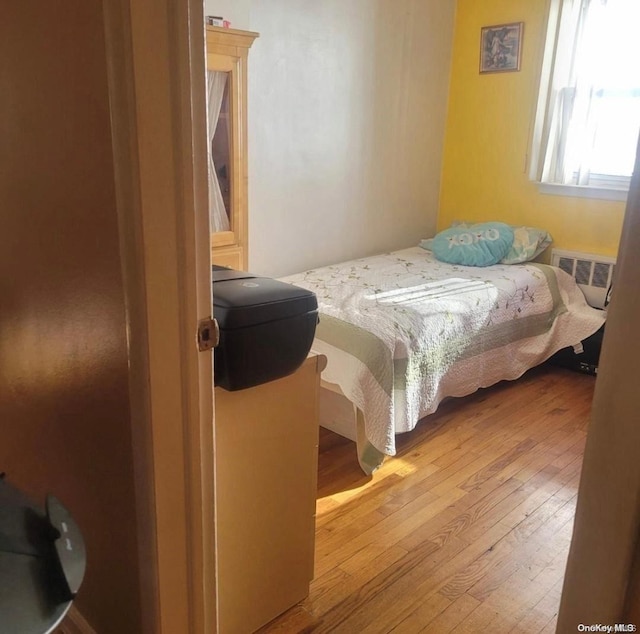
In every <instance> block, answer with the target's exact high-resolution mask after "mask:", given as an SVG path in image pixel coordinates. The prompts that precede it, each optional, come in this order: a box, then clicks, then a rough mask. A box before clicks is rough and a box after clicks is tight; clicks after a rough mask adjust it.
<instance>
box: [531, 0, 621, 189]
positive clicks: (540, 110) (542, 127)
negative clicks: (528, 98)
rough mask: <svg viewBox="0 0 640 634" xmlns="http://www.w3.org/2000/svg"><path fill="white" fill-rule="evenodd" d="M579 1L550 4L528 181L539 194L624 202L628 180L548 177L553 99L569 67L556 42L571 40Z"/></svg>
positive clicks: (568, 52) (567, 53) (568, 55)
mask: <svg viewBox="0 0 640 634" xmlns="http://www.w3.org/2000/svg"><path fill="white" fill-rule="evenodd" d="M581 7H582V0H550V2H549V15H548V20H547V29H546V34H545V38H544V46H543V52H542V63H541V67H540V75H539V81H538V94H537V103H536V108H535V111H534V121H533V126H532V134H531V139H530V151H529V178H530V180H532V181H534V182H536V183H537V184H538V188H539V191H540V192H541V193H543V194H551V195H559V196H574V197H585V198H595V199H602V200H614V201H626V199H627V194H628V191H629V186H630V182H631V177H630V176H624V175H608V174H597V173H591V174H590V177H589V183H588V184H584V185H582V184H581V185H578V184H576V181H577V173H574V179H573V180H574V182H568V183H561V182H554V180H553V179H552V178H551V177H550V176H549V174H550V173H552V172H553V170H554V169H555V161H556V160H557V155H558V153H559V152H558V150H559V148H560V147H561V146H560V143H559V141H554V147H553V149H552V151H551V152H549V151H548V148H549V146H550V145H551V143H550V137H551V135H552V134H554V133H555V132H554V117H555V116H557V113H554V110H555V108H556V98H557V95H558V94H559V93H560V92H561V91H563V90H567V88H568V86H567V83H566V81H564V80H565V78H566V77H567V76H568V75H569V70H568V69H570V68H571V64H572V58H573V53H574V51H573V49H572V47H559V46H558V42H559V41H561V40H567V39H570V38H572V35H571V32H572V31H574V30H575V29H576V28H577V26H576V25H577V24H578V21H579V20H580V13H581V10H582V9H581ZM567 31H568V32H569V33H567Z"/></svg>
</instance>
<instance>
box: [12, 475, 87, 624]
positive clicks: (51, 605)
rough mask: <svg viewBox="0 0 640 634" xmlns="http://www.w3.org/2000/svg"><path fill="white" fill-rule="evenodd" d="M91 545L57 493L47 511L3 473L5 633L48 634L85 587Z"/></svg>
mask: <svg viewBox="0 0 640 634" xmlns="http://www.w3.org/2000/svg"><path fill="white" fill-rule="evenodd" d="M85 566H86V556H85V546H84V541H83V539H82V535H81V534H80V530H79V529H78V527H77V526H76V523H75V522H74V521H73V519H72V517H71V515H69V512H68V511H67V510H66V509H65V508H64V507H63V506H62V504H60V502H59V501H58V500H57V499H56V498H54V497H53V496H52V495H49V496H47V502H46V513H44V512H42V510H41V509H39V508H38V507H37V506H35V505H34V504H32V502H31V501H30V500H29V499H28V498H27V497H26V496H25V495H24V494H22V493H21V492H20V491H19V490H18V489H16V488H15V487H13V486H11V485H10V484H9V483H8V482H7V481H6V480H5V479H4V477H0V632H2V634H5V633H6V634H9V633H10V632H11V633H16V634H17V633H18V632H19V633H20V634H47V633H48V632H53V630H54V629H55V628H56V627H57V626H58V625H59V624H60V621H62V619H63V618H64V616H65V614H66V613H67V611H68V610H69V608H70V607H71V603H72V602H73V599H74V597H75V595H76V593H77V592H78V590H79V588H80V584H81V583H82V579H83V577H84V572H85Z"/></svg>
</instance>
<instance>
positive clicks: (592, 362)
mask: <svg viewBox="0 0 640 634" xmlns="http://www.w3.org/2000/svg"><path fill="white" fill-rule="evenodd" d="M603 336H604V324H603V325H602V326H601V327H600V329H599V330H597V331H596V332H594V333H593V334H592V335H591V336H590V337H587V338H586V339H585V340H584V341H583V342H582V348H583V350H582V352H580V351H578V352H576V351H575V350H574V349H573V347H569V348H563V349H562V350H558V352H556V353H555V354H554V355H553V356H552V357H551V358H550V359H549V363H552V364H553V365H559V366H561V367H563V368H569V370H575V371H576V372H584V373H585V374H593V375H596V374H598V363H599V361H600V349H601V348H602V338H603Z"/></svg>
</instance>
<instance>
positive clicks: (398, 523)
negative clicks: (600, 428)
mask: <svg viewBox="0 0 640 634" xmlns="http://www.w3.org/2000/svg"><path fill="white" fill-rule="evenodd" d="M594 383H595V380H594V378H593V377H590V376H586V375H581V374H577V373H573V372H570V371H567V370H563V369H560V368H554V367H551V366H543V367H540V368H537V369H535V370H533V371H531V372H530V373H528V374H527V375H525V376H524V377H522V378H521V379H520V380H518V381H516V382H505V383H502V384H500V385H497V386H494V387H492V388H489V389H486V390H482V391H480V392H478V393H476V394H474V395H472V396H469V397H466V398H464V399H456V400H450V401H448V402H446V403H444V404H443V405H442V406H441V407H440V409H439V410H438V412H437V413H436V414H434V415H432V416H430V417H429V418H427V419H426V420H424V421H423V422H422V423H421V424H420V425H418V427H417V429H416V430H414V431H413V432H411V433H410V434H405V435H402V436H399V437H398V454H397V456H395V457H394V458H392V459H388V460H386V461H385V463H384V464H383V466H382V467H381V469H379V471H378V472H376V473H375V474H374V476H373V477H372V478H370V479H369V478H367V477H366V476H364V474H363V473H362V472H361V471H360V469H359V467H358V464H357V459H356V456H355V446H354V445H353V444H352V443H350V442H349V441H346V440H344V439H342V438H341V437H339V436H337V435H335V434H332V433H331V432H328V431H326V430H321V442H320V461H319V478H318V501H317V530H316V568H315V579H314V581H313V583H312V585H311V592H310V594H309V597H308V598H307V599H305V600H304V601H303V602H302V603H301V604H299V605H297V606H295V607H294V608H292V609H291V610H289V611H288V612H286V613H285V614H283V615H282V616H281V617H279V618H278V619H276V620H275V621H273V622H272V623H270V624H269V625H267V626H266V627H264V628H262V630H260V631H261V632H262V633H268V632H284V633H302V632H317V633H322V632H335V633H342V632H344V633H345V634H381V633H386V632H394V633H398V634H401V633H404V634H413V633H417V632H434V633H437V634H441V633H444V632H455V633H457V634H462V633H473V634H475V633H478V632H492V633H499V632H518V633H522V634H529V633H531V634H535V633H538V632H554V631H555V622H556V618H557V610H558V605H559V601H560V593H561V590H562V579H563V575H564V567H565V562H566V558H567V553H568V548H569V543H570V539H571V531H572V525H573V514H574V508H575V502H576V493H577V488H578V480H579V476H580V467H581V464H582V453H583V450H584V444H585V437H586V428H587V424H588V419H589V411H590V406H591V399H592V395H593V387H594Z"/></svg>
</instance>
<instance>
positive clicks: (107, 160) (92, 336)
mask: <svg viewBox="0 0 640 634" xmlns="http://www.w3.org/2000/svg"><path fill="white" fill-rule="evenodd" d="M0 60H1V61H0V139H2V147H3V152H2V153H0V197H1V198H0V214H1V216H2V231H0V270H1V271H2V276H0V298H1V299H0V381H1V383H0V421H2V438H1V440H0V469H1V470H3V471H6V472H7V474H8V477H9V479H10V480H11V481H12V482H13V483H14V484H15V485H17V486H19V487H21V488H23V489H24V490H25V491H27V492H29V493H30V494H31V495H32V496H33V497H34V499H35V501H37V502H38V503H42V502H43V501H44V495H45V493H47V492H52V493H54V494H55V495H56V496H57V497H59V498H60V499H61V501H62V502H63V503H64V504H65V505H66V506H67V507H68V508H69V509H70V510H71V512H72V514H73V516H74V517H75V518H76V520H77V521H78V523H79V525H80V527H81V529H82V531H83V534H84V536H85V539H86V542H87V548H88V568H87V574H86V577H85V583H84V585H83V587H82V588H81V591H80V594H79V596H78V600H77V607H78V608H79V609H80V611H81V612H82V613H83V614H84V616H85V617H86V619H87V620H88V621H89V622H90V623H91V625H92V626H93V627H94V628H95V629H96V631H98V632H100V633H101V634H109V633H110V632H114V633H118V634H128V633H129V632H132V633H133V632H138V631H140V627H139V608H138V600H139V596H138V574H137V572H138V571H137V556H136V552H137V544H136V535H135V525H136V524H135V512H134V491H133V475H132V450H131V439H130V427H129V400H128V384H127V347H126V338H125V314H124V301H123V290H122V282H121V272H120V260H119V251H118V228H117V222H116V211H115V199H114V185H113V164H112V155H111V139H110V128H109V110H108V94H107V85H106V69H105V53H104V38H103V24H102V7H101V3H99V2H85V1H84V0H67V1H66V2H64V3H63V2H53V3H48V4H47V5H46V7H43V5H42V3H41V2H38V1H36V0H21V2H10V3H5V5H4V6H3V13H2V21H1V26H0Z"/></svg>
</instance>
